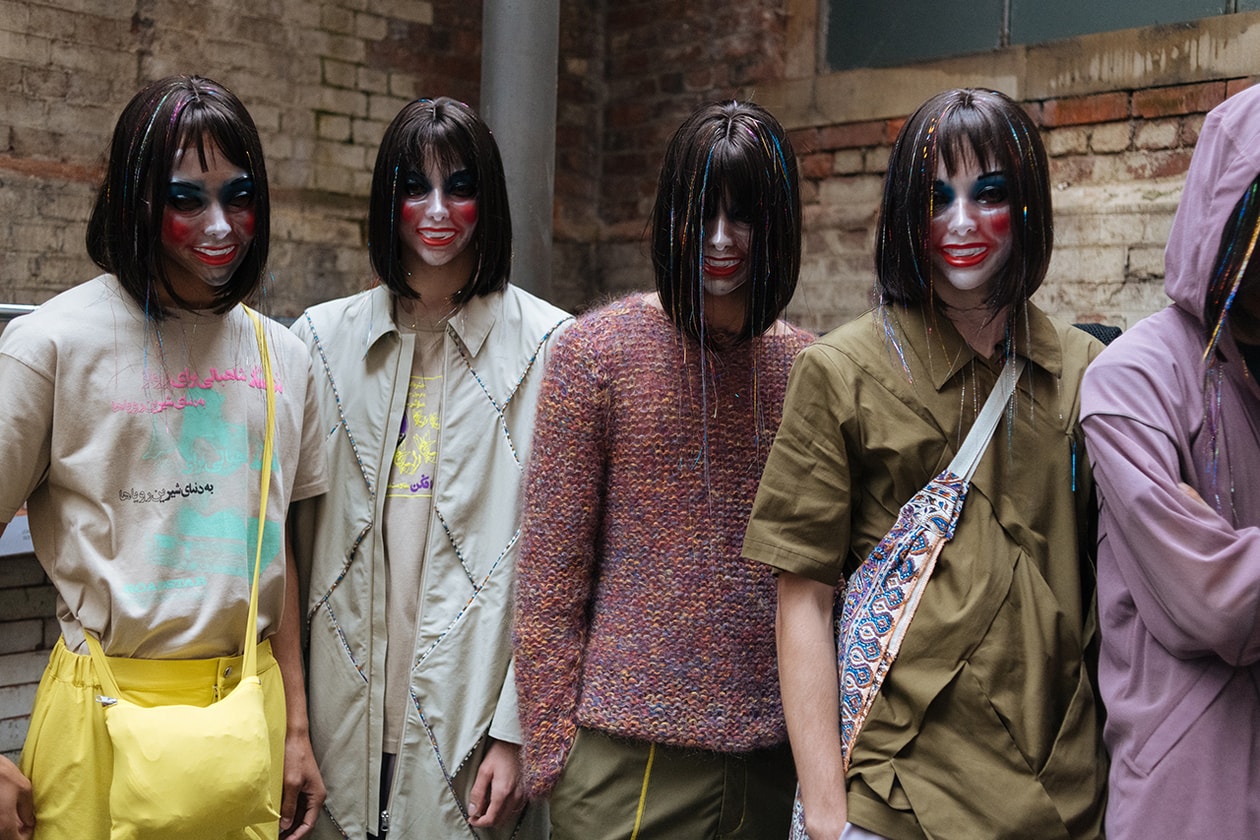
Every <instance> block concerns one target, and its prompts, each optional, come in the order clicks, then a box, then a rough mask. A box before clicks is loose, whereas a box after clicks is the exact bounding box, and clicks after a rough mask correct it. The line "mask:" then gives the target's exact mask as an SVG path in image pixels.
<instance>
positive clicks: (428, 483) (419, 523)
mask: <svg viewBox="0 0 1260 840" xmlns="http://www.w3.org/2000/svg"><path fill="white" fill-rule="evenodd" d="M399 330H400V331H401V332H404V333H407V332H413V330H411V329H410V328H409V327H407V326H405V325H399ZM414 333H415V337H416V343H415V351H414V353H413V355H412V361H411V379H410V382H409V383H408V385H407V407H406V409H405V410H404V412H403V419H402V424H401V427H400V428H399V430H398V445H397V447H396V448H395V450H394V461H393V465H392V466H391V467H390V471H389V484H388V486H387V488H386V491H385V515H384V529H383V532H382V533H383V536H384V539H385V574H386V576H387V583H386V589H385V593H386V594H385V621H386V624H387V632H388V634H389V637H388V638H389V640H388V642H387V645H386V650H385V734H384V742H385V746H384V749H385V752H389V753H396V752H398V745H399V740H400V739H401V738H402V731H403V722H404V721H405V720H406V716H407V704H408V703H410V702H411V698H410V696H409V693H410V692H409V688H410V686H411V668H412V664H413V662H414V661H415V658H416V650H415V648H416V644H415V640H416V625H417V623H418V622H419V620H420V593H421V592H422V591H423V583H424V555H425V546H426V545H427V543H428V538H429V529H430V528H431V527H432V518H433V491H434V483H435V482H436V481H437V461H438V446H439V445H440V443H441V439H442V436H441V429H442V391H443V387H442V382H443V378H444V376H445V370H444V367H443V354H442V340H443V336H444V335H445V325H442V326H439V327H437V328H435V329H424V328H423V327H421V328H417V329H416V330H414Z"/></svg>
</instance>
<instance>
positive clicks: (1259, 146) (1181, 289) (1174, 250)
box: [1164, 85, 1260, 326]
mask: <svg viewBox="0 0 1260 840" xmlns="http://www.w3.org/2000/svg"><path fill="white" fill-rule="evenodd" d="M1257 173H1260V85H1257V86H1255V87H1250V88H1248V89H1246V90H1244V91H1241V92H1239V93H1236V94H1234V95H1233V96H1231V97H1230V98H1229V99H1227V100H1225V101H1224V102H1223V103H1221V104H1220V105H1217V106H1216V107H1215V108H1213V109H1212V111H1211V112H1210V113H1209V114H1208V115H1207V119H1206V120H1204V122H1203V128H1202V130H1201V131H1200V132H1199V141H1198V143H1197V144H1196V145H1195V148H1194V155H1193V156H1192V157H1191V159H1190V169H1189V170H1188V171H1187V172H1186V186H1185V190H1184V191H1183V192H1182V194H1181V203H1180V204H1178V205H1177V214H1176V215H1175V216H1174V217H1173V223H1172V230H1171V232H1170V233H1169V234H1168V247H1167V248H1165V249H1164V291H1165V292H1167V293H1168V297H1170V298H1172V301H1173V303H1175V304H1176V305H1177V306H1178V307H1179V308H1180V309H1182V310H1184V311H1185V312H1186V314H1188V315H1191V316H1192V317H1193V318H1194V319H1195V320H1196V321H1198V322H1199V323H1200V324H1202V323H1203V309H1204V302H1205V301H1206V299H1207V290H1208V284H1209V283H1210V282H1211V279H1212V269H1213V268H1214V267H1215V263H1216V252H1217V250H1218V249H1219V247H1220V242H1221V232H1222V231H1223V230H1224V229H1225V223H1226V221H1227V220H1228V219H1229V217H1230V215H1231V213H1232V212H1233V209H1234V205H1236V204H1237V203H1238V199H1240V198H1242V195H1243V193H1244V192H1246V191H1247V188H1248V187H1249V186H1250V185H1251V182H1252V181H1253V180H1255V178H1256V174H1257ZM1204 326H1206V325H1204Z"/></svg>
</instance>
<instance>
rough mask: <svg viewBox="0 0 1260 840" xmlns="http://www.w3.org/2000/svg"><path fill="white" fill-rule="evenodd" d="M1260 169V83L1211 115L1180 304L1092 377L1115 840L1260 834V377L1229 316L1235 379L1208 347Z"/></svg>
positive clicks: (1192, 190) (1173, 275) (1185, 229)
mask: <svg viewBox="0 0 1260 840" xmlns="http://www.w3.org/2000/svg"><path fill="white" fill-rule="evenodd" d="M1258 173H1260V87H1257V88H1251V89H1249V90H1246V91H1244V92H1242V93H1239V94H1237V95H1235V96H1234V97H1232V98H1230V99H1229V100H1228V101H1226V102H1225V103H1224V104H1222V105H1220V106H1219V107H1217V108H1216V109H1215V110H1213V111H1212V112H1211V113H1210V114H1209V115H1208V117H1207V120H1206V122H1205V123H1204V125H1203V130H1202V132H1201V133H1200V135H1199V142H1198V145H1197V147H1196V149H1195V152H1194V157H1193V159H1192V160H1191V163H1190V170H1189V173H1188V175H1187V178H1186V186H1185V191H1184V193H1183V195H1182V199H1181V204H1180V206H1179V207H1178V209H1177V214H1176V217H1175V218H1174V220H1173V225H1172V232H1171V233H1170V235H1169V240H1168V247H1167V250H1166V252H1165V258H1164V261H1165V269H1166V279H1165V289H1166V291H1167V292H1168V296H1169V297H1170V298H1171V299H1172V301H1173V303H1172V305H1171V306H1169V307H1167V308H1166V309H1164V310H1163V311H1161V312H1158V313H1156V314H1155V315H1153V316H1151V317H1150V318H1147V319H1145V320H1143V321H1142V322H1140V323H1138V324H1137V325H1136V326H1135V327H1133V328H1132V329H1131V330H1130V331H1129V332H1128V333H1127V334H1125V335H1124V336H1122V337H1121V338H1120V339H1118V340H1117V341H1116V342H1115V343H1113V344H1112V345H1111V346H1110V347H1109V348H1108V349H1107V350H1106V351H1104V352H1103V353H1102V355H1101V356H1099V357H1098V359H1097V360H1096V361H1095V362H1094V364H1093V365H1092V366H1091V367H1090V369H1089V370H1088V371H1087V373H1086V375H1085V380H1084V383H1083V385H1082V391H1081V404H1082V407H1081V418H1082V423H1083V426H1084V429H1085V434H1086V437H1087V439H1088V446H1089V454H1090V458H1091V460H1092V461H1093V466H1094V479H1095V481H1096V483H1097V485H1098V489H1099V495H1100V503H1101V515H1100V522H1099V545H1098V599H1099V618H1100V623H1101V639H1102V655H1101V662H1100V666H1099V680H1100V684H1101V690H1102V696H1103V699H1104V701H1105V703H1106V706H1107V715H1108V718H1107V725H1106V729H1105V731H1104V740H1105V741H1106V744H1107V747H1108V749H1109V750H1110V751H1111V756H1112V761H1111V778H1110V784H1111V790H1110V798H1109V804H1108V808H1107V824H1106V829H1107V836H1108V838H1110V839H1111V840H1128V838H1141V840H1154V839H1155V838H1164V837H1176V838H1195V837H1204V838H1249V837H1260V620H1258V619H1260V388H1257V384H1256V380H1255V379H1254V378H1253V377H1252V376H1251V375H1249V374H1248V372H1247V369H1246V367H1245V366H1244V364H1243V362H1242V360H1241V357H1240V355H1239V352H1238V347H1237V345H1236V344H1235V343H1234V340H1233V338H1232V336H1231V335H1230V334H1229V331H1228V320H1226V329H1225V331H1224V333H1225V334H1224V336H1223V338H1222V340H1221V343H1220V345H1219V350H1218V351H1217V353H1218V357H1217V358H1218V359H1219V360H1220V362H1221V364H1220V367H1219V370H1220V371H1221V372H1222V373H1223V376H1222V378H1221V382H1220V388H1219V391H1214V390H1212V389H1208V388H1206V387H1205V385H1206V379H1205V376H1206V373H1207V366H1206V365H1205V363H1204V361H1203V355H1204V350H1205V347H1206V345H1207V338H1206V337H1207V334H1208V332H1209V330H1208V326H1207V325H1206V324H1205V323H1204V304H1205V301H1206V296H1207V288H1208V283H1209V280H1210V278H1211V274H1212V269H1213V266H1214V263H1215V257H1216V252H1217V248H1218V246H1219V244H1220V238H1221V231H1222V230H1223V228H1224V226H1225V223H1226V220H1227V219H1228V218H1229V217H1230V215H1231V213H1232V211H1233V208H1234V206H1235V204H1236V203H1237V202H1238V200H1239V198H1241V197H1242V195H1243V193H1244V191H1245V190H1246V189H1247V187H1248V186H1249V185H1250V184H1251V182H1252V180H1253V179H1254V178H1255V177H1256V175H1257V174H1258ZM1258 256H1260V255H1258ZM1216 393H1219V400H1218V399H1216V398H1215V396H1214V395H1215V394H1216ZM1213 424H1219V426H1218V429H1217V432H1216V434H1215V436H1214V435H1213V434H1212V426H1213ZM1214 437H1215V440H1214V439H1213V438H1214ZM1214 451H1215V452H1216V453H1217V459H1216V460H1217V464H1218V468H1217V470H1216V472H1215V474H1213V452H1214ZM1178 482H1185V483H1187V484H1189V485H1190V486H1192V487H1193V488H1194V489H1195V490H1196V491H1198V493H1199V494H1200V495H1201V496H1202V498H1203V499H1205V500H1207V504H1204V503H1202V502H1199V501H1197V500H1195V499H1193V498H1192V497H1190V496H1189V495H1187V494H1186V493H1184V492H1182V491H1181V490H1180V489H1179V488H1178Z"/></svg>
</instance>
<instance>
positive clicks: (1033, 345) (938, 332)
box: [877, 301, 1063, 391]
mask: <svg viewBox="0 0 1260 840" xmlns="http://www.w3.org/2000/svg"><path fill="white" fill-rule="evenodd" d="M882 310H883V311H882V313H879V315H877V323H878V322H881V316H882V323H884V325H885V327H884V328H885V330H887V331H890V332H891V335H890V339H891V340H895V341H901V342H904V344H905V347H904V350H905V352H907V353H912V354H913V355H914V356H916V357H918V360H919V361H920V363H921V364H922V365H923V366H926V368H927V370H928V374H929V378H930V379H931V381H932V387H933V388H935V389H936V390H937V391H940V390H941V389H942V388H944V387H945V386H946V385H947V384H948V383H949V381H950V380H951V379H953V378H954V377H955V376H956V375H958V373H959V372H960V371H962V370H963V369H964V368H966V367H968V366H969V365H970V364H971V363H972V362H973V360H974V361H978V362H979V363H980V364H991V365H996V366H998V367H1000V366H1001V365H1002V364H1003V359H1002V358H1001V357H1000V356H998V357H994V358H993V359H980V358H979V357H978V356H977V354H976V352H975V351H974V350H972V349H971V347H970V346H969V345H968V344H967V342H966V341H965V340H964V339H963V337H962V335H961V334H959V332H958V330H957V329H956V328H955V327H954V324H953V322H952V321H950V320H949V318H948V317H946V316H945V314H944V313H943V312H941V311H940V310H938V309H935V308H932V309H928V310H924V309H923V308H922V307H919V306H908V307H907V306H902V305H900V304H885V305H883V307H882ZM1014 327H1015V342H1014V344H1015V347H1014V349H1015V354H1016V355H1017V356H1022V357H1024V358H1025V359H1027V360H1028V361H1029V362H1031V363H1032V364H1035V365H1037V366H1038V367H1040V368H1042V369H1043V370H1045V371H1046V372H1047V373H1049V374H1050V375H1051V376H1053V377H1055V378H1056V379H1057V378H1058V377H1060V376H1061V375H1062V373H1063V348H1062V346H1061V345H1060V342H1059V334H1058V330H1057V329H1055V326H1054V324H1053V323H1052V322H1051V320H1050V318H1049V316H1047V315H1046V314H1045V313H1044V312H1042V311H1041V309H1039V308H1038V307H1037V305H1036V304H1034V303H1032V302H1031V301H1028V302H1026V303H1025V304H1024V306H1023V307H1022V309H1021V310H1020V312H1018V313H1017V315H1016V317H1015V324H1014ZM894 352H895V348H894Z"/></svg>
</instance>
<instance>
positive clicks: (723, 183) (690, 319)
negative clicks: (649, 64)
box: [651, 102, 801, 340]
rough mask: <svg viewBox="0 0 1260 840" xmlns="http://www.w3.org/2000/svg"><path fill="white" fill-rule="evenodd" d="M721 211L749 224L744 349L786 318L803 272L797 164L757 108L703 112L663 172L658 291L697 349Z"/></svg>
mask: <svg viewBox="0 0 1260 840" xmlns="http://www.w3.org/2000/svg"><path fill="white" fill-rule="evenodd" d="M720 210H727V211H728V212H730V211H732V210H733V211H735V212H737V213H739V214H740V215H742V216H746V217H747V218H748V219H749V222H750V224H751V227H752V231H751V240H750V242H749V253H748V258H749V263H748V272H749V273H748V283H747V284H746V289H745V290H744V291H743V294H746V295H747V301H748V306H747V314H746V315H745V317H744V326H743V329H742V330H741V331H740V333H739V335H738V338H739V339H740V340H747V339H750V338H752V337H754V336H758V335H761V334H762V333H764V332H765V331H766V330H767V329H769V328H770V326H771V325H772V324H773V323H774V321H775V319H776V318H778V317H779V315H780V314H781V313H782V312H783V309H784V307H786V306H787V304H788V301H789V300H791V299H792V294H793V292H795V291H796V279H797V275H798V274H799V272H800V267H801V197H800V193H799V191H798V189H797V171H796V154H795V152H794V151H793V150H792V143H791V141H789V140H788V137H787V133H786V132H785V131H784V130H783V126H781V125H779V121H778V120H776V119H775V118H774V117H773V116H772V115H771V114H770V112H769V111H767V110H766V109H764V108H762V107H761V106H759V105H753V104H751V103H747V102H715V103H713V104H710V105H705V106H703V107H701V108H700V109H699V110H697V111H696V112H695V113H694V114H692V115H691V116H690V117H689V118H688V119H687V121H686V122H684V123H683V124H682V126H680V127H679V129H678V131H677V132H675V133H674V137H673V139H672V140H670V142H669V147H668V149H667V150H666V152H665V162H664V164H663V165H662V166H661V177H660V181H659V184H658V186H657V191H656V204H655V206H654V208H653V210H652V220H651V237H652V265H653V268H654V269H655V273H656V290H657V292H658V293H659V294H660V297H661V303H662V305H663V306H664V307H665V311H666V312H667V313H669V316H670V318H671V319H673V321H674V323H675V324H676V325H677V326H678V328H679V329H680V330H682V331H683V332H684V333H686V334H687V335H689V336H691V337H693V338H696V339H698V340H703V334H704V333H705V331H706V326H705V324H704V311H703V309H704V293H703V286H702V280H703V277H702V273H703V268H702V266H703V259H704V240H705V235H706V234H705V225H706V223H708V222H711V221H712V219H713V218H714V217H715V216H716V215H717V214H718V212H719V211H720ZM736 293H737V294H738V293H739V292H738V291H737V292H736Z"/></svg>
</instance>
